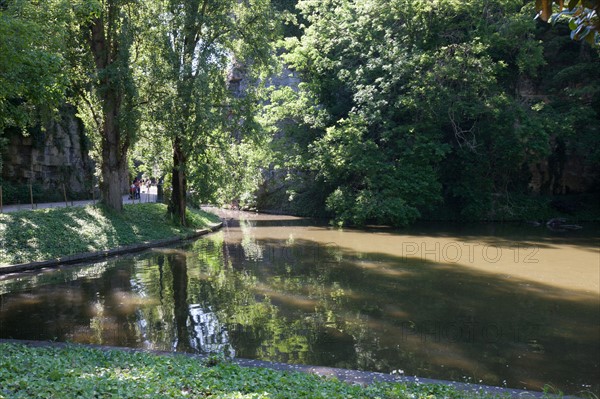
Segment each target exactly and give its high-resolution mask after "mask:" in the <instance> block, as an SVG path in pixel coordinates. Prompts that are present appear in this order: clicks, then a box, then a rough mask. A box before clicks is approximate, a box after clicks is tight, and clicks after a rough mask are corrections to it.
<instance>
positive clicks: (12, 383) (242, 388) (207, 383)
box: [0, 344, 497, 399]
mask: <svg viewBox="0 0 600 399" xmlns="http://www.w3.org/2000/svg"><path fill="white" fill-rule="evenodd" d="M209 364H210V363H209V362H205V363H202V362H200V361H198V360H197V359H192V358H187V357H184V356H176V357H172V356H156V355H151V354H145V353H126V352H121V351H100V350H96V349H90V348H86V347H78V346H73V347H67V348H52V347H44V348H31V347H26V346H22V345H13V344H0V398H2V399H4V398H211V399H219V398H231V399H232V398H243V399H250V398H252V399H259V398H328V399H330V398H381V399H384V398H390V399H391V398H394V399H397V398H399V399H402V398H415V399H419V398H428V399H436V398H450V399H454V398H491V397H492V396H489V395H485V394H466V393H465V392H460V391H457V390H456V389H455V388H452V387H448V386H442V385H426V384H421V385H416V384H410V385H407V384H375V385H370V386H367V387H363V386H360V385H350V384H346V383H343V382H340V381H337V380H334V379H325V378H323V377H318V376H315V375H311V374H304V373H290V372H279V371H273V370H269V369H262V368H243V367H240V366H237V365H234V364H231V363H226V362H218V363H217V364H216V365H214V366H212V367H210V366H209ZM494 397H497V396H494Z"/></svg>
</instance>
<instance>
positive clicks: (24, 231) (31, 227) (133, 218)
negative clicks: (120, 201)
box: [0, 204, 208, 265]
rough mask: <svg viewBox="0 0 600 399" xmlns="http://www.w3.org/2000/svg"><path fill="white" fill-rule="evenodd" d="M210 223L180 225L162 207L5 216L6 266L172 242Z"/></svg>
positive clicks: (1, 234) (2, 260) (0, 234)
mask: <svg viewBox="0 0 600 399" xmlns="http://www.w3.org/2000/svg"><path fill="white" fill-rule="evenodd" d="M203 221H204V220H202V221H201V222H203ZM206 224H208V223H205V224H204V225H203V226H197V225H195V226H193V227H192V228H183V227H181V226H177V225H175V224H174V223H172V221H171V220H170V219H169V217H168V216H167V211H166V206H164V205H162V204H136V205H125V207H124V210H123V212H120V213H119V212H115V211H113V210H110V209H108V208H105V207H102V206H87V207H83V208H79V207H77V208H54V209H42V210H38V211H35V212H31V211H23V212H15V213H11V214H7V215H2V216H1V218H0V226H1V227H2V229H1V230H0V238H1V239H2V247H1V250H0V265H2V264H17V263H24V262H31V261H40V260H48V259H53V258H58V257H62V256H67V255H74V254H79V253H85V252H93V251H101V250H107V249H111V248H116V247H119V246H124V245H131V244H135V243H140V242H145V241H152V240H159V239H164V238H170V237H175V236H180V235H184V234H186V233H189V232H191V231H193V229H194V228H201V227H205V226H206Z"/></svg>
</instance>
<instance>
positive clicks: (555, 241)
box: [0, 212, 600, 395]
mask: <svg viewBox="0 0 600 399" xmlns="http://www.w3.org/2000/svg"><path fill="white" fill-rule="evenodd" d="M222 216H223V217H226V218H228V219H227V223H226V225H225V226H224V227H223V229H222V230H221V231H219V232H217V233H214V234H211V235H209V236H205V237H203V238H201V239H199V240H197V241H194V242H189V243H185V244H182V245H180V246H177V247H173V248H161V249H155V250H151V251H147V252H144V253H141V254H137V255H135V256H124V257H119V258H115V259H111V260H108V261H105V262H100V263H94V264H87V265H78V266H69V267H63V268H60V269H56V270H47V271H42V272H35V273H33V272H31V273H24V274H18V275H10V276H1V277H0V337H1V338H15V339H39V340H58V341H70V342H77V343H93V344H104V345H116V346H128V347H138V348H148V349H157V350H172V351H182V352H201V353H215V352H223V353H225V354H227V355H228V356H235V357H241V358H251V359H261V360H270V361H278V362H287V363H301V364H310V365H323V366H332V367H342V368H350V369H361V370H371V371H382V372H392V371H395V372H398V373H404V374H405V375H417V376H420V377H429V378H440V379H448V380H456V381H472V382H480V381H481V382H482V383H485V384H490V385H500V386H508V387H514V388H526V389H532V390H540V389H542V388H543V386H544V385H545V384H549V385H551V386H552V387H554V388H556V389H560V390H562V391H563V392H567V393H570V394H577V393H581V392H583V391H587V392H592V393H595V394H596V395H598V393H599V391H600V388H599V385H600V384H599V382H600V381H599V379H600V378H599V375H600V287H599V286H600V252H599V246H598V244H599V243H600V228H599V226H597V225H585V226H584V229H582V230H579V231H570V232H552V231H549V230H547V229H546V228H545V227H530V226H517V225H508V224H502V225H481V224H479V225H456V224H455V225H447V224H446V225H441V224H424V225H418V226H414V227H411V228H410V229H406V230H391V229H385V228H376V227H373V228H370V229H363V230H358V229H356V230H355V229H345V230H338V229H333V228H330V227H328V226H326V225H322V224H319V223H317V222H315V221H311V220H305V219H299V218H292V217H286V216H268V215H256V214H251V213H240V212H228V213H227V212H225V213H222Z"/></svg>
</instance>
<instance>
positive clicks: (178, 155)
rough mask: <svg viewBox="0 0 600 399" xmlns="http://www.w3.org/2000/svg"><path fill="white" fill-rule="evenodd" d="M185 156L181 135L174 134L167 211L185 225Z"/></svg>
mask: <svg viewBox="0 0 600 399" xmlns="http://www.w3.org/2000/svg"><path fill="white" fill-rule="evenodd" d="M185 167H186V156H185V153H184V151H183V148H182V143H181V137H179V136H175V138H174V139H173V176H172V178H171V187H172V188H173V192H172V194H171V202H170V203H169V212H170V213H171V215H173V217H175V218H177V220H178V221H179V223H180V224H181V225H182V226H185V225H186V219H185V210H186V206H187V204H186V191H187V179H186V176H185Z"/></svg>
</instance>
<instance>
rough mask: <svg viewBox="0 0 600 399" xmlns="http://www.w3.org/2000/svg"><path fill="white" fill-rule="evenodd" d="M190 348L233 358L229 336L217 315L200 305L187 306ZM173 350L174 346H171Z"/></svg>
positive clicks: (233, 353) (233, 351) (233, 352)
mask: <svg viewBox="0 0 600 399" xmlns="http://www.w3.org/2000/svg"><path fill="white" fill-rule="evenodd" d="M189 312H190V317H189V319H188V328H189V329H190V332H191V334H190V346H191V347H192V349H194V351H196V352H199V353H222V354H224V355H225V356H226V357H230V358H231V357H235V350H234V349H233V347H232V346H231V344H230V343H229V334H228V333H227V328H226V326H225V325H224V324H222V323H221V322H219V319H218V318H217V315H216V314H215V313H214V312H212V311H211V309H210V307H209V308H208V309H203V308H202V306H200V305H190V306H189ZM173 347H174V348H175V347H176V345H174V346H173Z"/></svg>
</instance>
